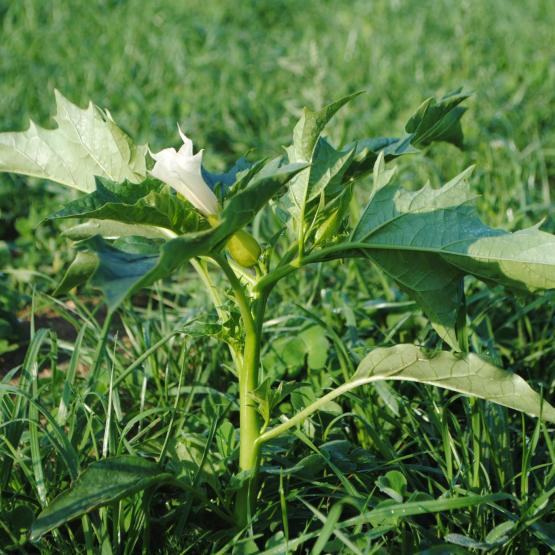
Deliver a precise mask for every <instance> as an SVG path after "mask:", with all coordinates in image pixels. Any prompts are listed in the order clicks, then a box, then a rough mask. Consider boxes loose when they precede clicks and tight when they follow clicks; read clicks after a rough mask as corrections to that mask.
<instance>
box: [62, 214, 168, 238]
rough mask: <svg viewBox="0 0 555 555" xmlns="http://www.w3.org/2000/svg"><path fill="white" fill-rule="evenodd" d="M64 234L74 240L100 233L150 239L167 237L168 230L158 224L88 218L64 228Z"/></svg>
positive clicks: (110, 235) (107, 235) (105, 235)
mask: <svg viewBox="0 0 555 555" xmlns="http://www.w3.org/2000/svg"><path fill="white" fill-rule="evenodd" d="M62 235H64V236H65V237H69V239H73V241H82V240H84V239H90V238H91V237H94V236H95V235H100V236H101V237H105V238H108V239H113V238H116V237H129V236H141V237H146V238H150V239H167V238H168V235H167V232H164V229H161V228H160V227H157V226H152V225H140V224H124V223H121V222H116V221H114V220H94V219H91V220H87V221H86V222H84V223H82V224H78V225H75V226H72V227H69V228H67V229H64V231H63V232H62Z"/></svg>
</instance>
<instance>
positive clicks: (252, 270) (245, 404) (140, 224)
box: [0, 91, 555, 539]
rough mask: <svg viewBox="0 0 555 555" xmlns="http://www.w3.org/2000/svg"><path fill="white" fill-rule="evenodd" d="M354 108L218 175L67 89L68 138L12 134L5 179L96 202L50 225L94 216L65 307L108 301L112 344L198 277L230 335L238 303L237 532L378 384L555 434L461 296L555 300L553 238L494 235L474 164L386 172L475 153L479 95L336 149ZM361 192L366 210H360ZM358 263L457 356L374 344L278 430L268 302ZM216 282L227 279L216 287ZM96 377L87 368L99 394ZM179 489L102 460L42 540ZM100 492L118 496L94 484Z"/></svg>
mask: <svg viewBox="0 0 555 555" xmlns="http://www.w3.org/2000/svg"><path fill="white" fill-rule="evenodd" d="M354 96H356V95H351V96H348V97H346V98H342V99H340V100H338V101H337V102H334V103H333V104H330V105H329V106H326V107H325V108H323V109H322V110H319V111H312V110H310V109H304V111H303V112H302V115H301V118H300V120H299V121H298V123H297V124H296V126H295V128H294V130H293V138H292V143H291V145H290V146H288V147H287V148H286V149H285V154H283V155H281V156H279V157H277V158H275V159H271V160H261V161H257V162H249V161H247V160H245V159H241V160H239V161H238V162H237V163H236V164H235V165H234V166H233V167H232V168H231V169H230V170H229V171H227V172H226V173H221V174H218V173H212V172H210V171H208V170H207V169H206V168H205V167H204V165H203V160H202V157H203V151H202V150H201V151H199V152H197V153H196V154H195V153H194V151H193V144H192V142H191V140H190V139H189V138H188V137H187V136H186V135H185V134H184V133H183V132H182V131H181V130H180V129H179V134H180V136H181V141H182V145H181V146H180V148H179V149H178V150H175V149H174V148H166V149H164V150H161V151H160V152H151V151H150V150H149V149H148V147H147V146H139V145H135V144H134V143H133V142H132V141H131V139H130V138H129V137H128V136H127V134H126V133H124V132H123V131H122V130H121V129H120V128H119V127H118V126H117V125H116V124H115V123H114V121H113V119H112V117H111V115H110V114H109V113H108V112H107V111H104V110H101V109H100V108H98V107H96V106H94V105H92V104H91V105H89V106H88V107H87V108H86V109H81V108H79V107H77V106H75V105H73V104H72V103H70V102H69V101H68V100H66V99H65V98H64V97H63V96H62V95H61V94H59V93H56V103H57V114H56V116H55V120H56V122H57V127H56V128H55V129H52V130H46V129H42V128H40V127H38V126H36V125H35V124H31V126H30V127H29V129H28V130H27V131H24V132H11V133H1V134H0V170H1V171H4V172H14V173H20V174H24V175H29V176H35V177H38V178H41V179H46V180H52V181H55V182H58V183H62V184H64V185H67V186H69V187H73V188H75V189H77V190H79V191H82V192H83V193H84V194H83V195H82V196H80V197H79V198H78V199H77V200H73V201H71V202H68V203H67V204H66V205H65V206H64V207H63V208H61V210H59V211H58V212H56V213H55V214H53V215H52V216H51V218H52V219H56V220H60V219H79V220H81V223H78V224H77V225H75V226H73V227H70V228H69V229H66V230H65V231H64V233H65V235H66V236H67V237H68V238H70V239H72V240H75V241H77V243H76V249H77V255H76V257H75V260H74V261H73V263H72V264H71V266H70V267H69V269H68V270H67V273H66V274H65V276H64V277H63V279H62V280H61V282H60V283H59V285H58V288H57V291H56V294H57V295H63V294H65V293H67V292H68V291H69V290H71V289H73V288H75V287H76V286H80V285H82V284H84V283H85V282H89V283H90V284H91V285H92V286H93V287H96V288H98V289H100V290H102V292H103V293H104V295H105V298H106V303H107V306H108V318H107V320H106V324H105V335H104V337H105V336H106V333H107V330H108V326H109V322H110V317H111V316H112V315H113V314H114V312H115V311H116V310H117V309H118V307H119V306H120V304H121V303H122V301H124V299H126V298H127V297H129V295H131V294H132V293H134V292H136V291H138V290H139V289H141V288H144V287H147V286H149V285H151V284H153V283H154V282H155V281H157V280H159V279H162V278H168V277H169V276H171V275H172V274H174V273H175V272H176V271H177V270H179V269H181V268H183V267H184V266H187V265H188V264H189V265H190V266H189V267H191V268H192V269H193V270H194V271H195V272H197V273H198V275H199V279H200V283H202V284H203V285H204V286H206V288H207V290H208V293H209V295H210V297H211V298H212V300H213V301H214V304H215V309H216V310H217V313H218V316H219V318H220V319H221V320H222V323H224V322H225V320H226V319H228V318H229V317H230V314H229V311H230V310H234V309H233V306H234V305H235V307H236V309H235V310H237V311H238V314H239V315H240V326H238V331H236V332H233V333H230V334H229V335H228V336H226V338H225V341H226V342H227V343H228V345H229V349H230V352H231V357H232V359H233V362H234V364H235V366H236V373H237V377H238V380H239V439H240V449H239V461H238V472H237V484H238V485H237V488H236V491H237V493H236V494H235V502H234V504H235V508H234V509H233V511H232V512H233V514H232V515H231V514H230V517H232V518H234V519H235V522H236V523H237V525H238V526H239V527H242V526H244V525H246V524H247V523H248V522H249V515H251V514H253V511H254V509H255V507H256V502H257V497H258V495H259V492H258V480H257V474H258V472H259V468H260V464H261V460H262V459H264V458H265V457H269V456H270V453H271V450H269V449H266V447H267V446H268V444H270V443H271V442H272V441H273V440H274V439H275V438H277V437H278V436H280V435H282V434H286V433H288V432H290V431H294V429H295V427H297V426H299V425H300V424H302V423H303V421H304V420H305V419H306V418H308V417H309V416H310V415H311V414H313V413H314V412H315V411H317V410H319V409H320V408H322V407H324V405H325V404H326V403H328V402H329V401H331V400H333V399H335V398H336V397H338V396H339V395H342V394H344V393H346V392H349V391H351V390H353V389H355V388H358V387H360V386H362V385H365V384H371V383H374V382H378V381H380V380H408V381H413V382H420V383H425V384H430V385H434V386H436V387H442V388H446V389H450V390H453V391H457V392H460V393H463V394H467V395H470V396H475V397H479V398H482V399H486V400H489V401H491V402H494V403H498V404H500V405H504V406H506V407H509V408H511V409H514V410H519V411H522V412H524V413H527V414H529V415H532V416H536V417H540V418H543V419H545V420H547V421H549V422H555V409H554V408H553V407H552V406H551V405H550V404H548V402H546V401H545V400H544V399H542V396H541V395H540V394H538V393H537V392H535V391H534V390H533V389H531V388H530V387H529V386H528V384H527V383H526V382H525V381H524V380H523V379H522V378H520V377H519V376H518V375H515V374H514V373H512V372H510V371H508V370H503V369H501V368H498V367H496V366H495V365H493V364H492V363H491V362H489V361H488V360H485V359H483V358H481V357H480V356H478V355H476V354H473V353H471V352H469V346H468V340H467V337H466V334H465V329H466V325H465V322H466V313H465V292H464V286H463V284H464V278H465V276H466V275H473V276H475V277H477V278H478V279H480V280H482V281H483V282H485V283H486V284H501V285H503V286H505V287H507V288H510V289H512V290H516V291H542V290H548V289H553V288H555V236H553V235H551V234H548V233H546V232H544V231H541V229H540V228H539V226H534V227H531V228H528V229H523V230H520V231H516V232H514V233H509V232H507V231H503V230H500V229H492V228H491V227H488V226H487V225H486V224H484V223H482V221H481V220H480V219H479V217H478V215H477V213H476V212H475V210H474V208H473V206H472V201H473V198H474V195H473V193H472V191H471V189H470V187H469V177H470V175H471V169H468V170H466V171H464V172H463V173H461V174H460V175H458V176H456V177H454V178H453V179H452V180H451V181H449V182H448V183H446V184H445V185H443V186H442V187H440V188H432V187H430V186H429V185H425V186H423V187H422V188H420V189H418V190H410V191H409V190H405V189H404V188H402V187H401V186H400V184H399V181H398V179H397V178H396V175H395V171H394V169H390V168H388V167H387V163H388V162H390V161H392V160H394V159H395V158H397V157H399V156H404V155H406V154H411V153H414V152H416V151H418V150H419V149H421V148H423V147H427V146H428V145H430V144H431V143H434V142H438V141H444V142H448V143H452V144H454V145H456V146H459V147H460V146H462V142H463V135H462V129H461V123H460V119H461V116H462V115H463V113H464V111H465V108H464V107H462V106H461V103H462V102H463V101H464V100H465V98H466V95H464V94H462V93H461V92H460V91H455V92H453V93H451V94H449V95H447V96H444V97H443V98H441V99H439V100H434V99H428V100H426V101H425V102H424V103H423V104H422V105H421V106H420V107H419V108H418V110H417V111H416V112H415V113H414V115H413V116H412V117H411V118H410V119H409V121H408V122H407V124H406V126H405V132H404V134H403V135H402V136H400V137H394V138H390V137H378V138H366V139H360V140H355V141H353V142H352V143H350V144H347V145H343V146H337V145H333V144H332V143H331V142H330V141H329V140H328V139H326V138H325V137H324V136H323V131H324V129H325V127H326V125H327V124H328V123H329V121H330V120H331V118H332V117H333V116H334V114H335V113H336V112H337V111H338V110H339V109H340V108H341V107H342V106H344V105H345V104H346V103H347V102H349V101H350V100H351V99H352V98H353V97H354ZM176 134H177V133H176ZM362 196H365V207H364V208H363V209H362V210H353V206H356V203H357V199H360V198H362ZM261 210H266V211H267V212H268V213H269V216H271V218H273V219H272V221H273V222H274V224H275V227H276V233H275V234H274V235H273V236H272V237H271V239H268V240H266V241H263V240H262V237H256V238H255V237H254V236H253V235H252V231H248V228H249V225H250V224H251V223H252V222H253V219H254V218H255V217H256V216H257V214H258V213H259V212H260V211H261ZM355 214H356V216H355ZM350 258H359V259H362V260H363V261H365V262H367V263H368V264H373V265H375V266H377V267H378V268H380V269H381V271H382V272H383V273H384V274H385V275H386V276H388V277H389V278H390V279H391V280H393V281H394V282H395V283H396V284H397V285H398V287H399V288H400V289H401V290H402V291H403V292H405V293H406V294H407V295H408V296H409V297H410V298H411V299H412V300H414V301H415V302H416V303H417V305H418V306H419V307H420V308H421V309H422V311H423V313H424V314H425V315H426V317H427V318H428V319H429V321H430V323H431V324H432V326H433V328H434V329H435V330H436V331H437V334H438V335H439V337H440V338H441V339H442V340H443V343H444V345H445V349H444V350H441V351H439V352H437V351H435V352H434V353H433V354H430V353H428V352H425V351H424V350H422V349H421V348H419V347H417V346H415V345H410V344H400V345H396V346H393V347H380V348H375V349H373V350H371V351H370V352H368V353H367V354H366V356H365V357H364V358H363V359H362V360H361V361H360V364H359V365H358V369H357V370H356V372H354V374H353V375H352V376H348V377H347V379H346V381H345V382H344V383H341V384H337V386H336V387H335V388H334V389H330V390H329V391H328V392H327V393H326V394H325V395H324V396H323V397H321V398H318V399H316V400H314V401H313V402H312V403H311V404H309V405H307V406H305V407H304V408H302V410H300V412H297V413H296V414H291V415H289V416H288V417H285V416H282V417H281V420H278V423H276V420H275V418H273V416H274V414H273V412H274V409H275V407H276V404H277V403H278V402H279V401H280V400H282V399H283V397H285V396H286V395H287V392H288V388H287V387H284V385H283V384H279V383H271V381H269V378H268V375H269V374H268V372H265V369H264V368H263V367H262V368H261V363H260V352H261V345H262V343H263V341H264V333H263V324H264V321H265V319H266V318H267V316H266V306H267V300H268V297H269V295H270V294H271V292H272V290H273V288H274V287H275V285H276V284H277V283H278V282H279V281H280V280H281V279H284V278H286V277H287V276H289V275H290V274H294V273H295V272H299V271H302V269H303V268H304V267H306V266H308V265H311V264H317V263H325V262H332V261H334V260H338V259H350ZM219 271H221V272H222V279H221V280H215V279H214V272H219ZM220 282H223V283H226V285H225V287H222V288H220V287H219V286H218V283H220ZM227 296H230V297H231V299H232V302H231V303H229V302H226V297H227ZM100 366H101V365H99V364H95V366H94V368H92V369H91V370H90V372H89V376H88V383H89V391H91V392H92V391H93V389H94V386H95V383H96V382H97V380H98V377H99V376H98V373H99V371H100V370H99V369H100ZM121 379H123V377H122V378H121ZM118 383H119V382H118ZM168 481H169V482H171V483H174V484H175V483H178V482H179V478H178V477H177V476H175V475H173V474H172V473H171V471H170V470H169V469H168V468H167V467H166V466H164V465H163V464H162V463H161V462H159V461H152V460H148V459H146V458H139V457H137V456H130V455H126V456H119V457H114V458H106V459H102V460H100V461H97V462H95V463H93V464H92V465H91V466H90V467H88V468H87V469H85V470H84V471H83V472H81V473H80V474H76V473H75V475H74V476H72V487H71V488H70V489H69V490H68V491H66V492H65V493H63V494H62V495H60V496H59V497H57V498H56V499H54V500H52V501H51V502H50V503H49V504H48V505H47V506H46V507H45V508H44V509H43V511H42V513H41V514H40V515H39V517H38V519H37V520H36V522H35V524H34V527H33V538H35V539H36V538H39V537H40V536H41V535H42V534H44V533H46V532H48V531H49V530H52V529H54V528H56V527H57V526H59V525H60V524H62V523H63V522H66V521H67V520H69V519H71V518H75V517H77V516H79V515H81V514H83V513H84V512H86V511H88V510H90V509H91V508H94V507H99V506H102V505H106V504H108V503H112V502H114V501H115V500H117V499H120V498H122V497H124V496H127V495H130V494H131V493H134V492H137V491H141V490H147V489H149V488H153V487H157V486H158V485H159V484H160V483H163V482H168ZM97 484H103V485H106V487H97V488H95V487H92V488H91V485H93V486H96V485H97ZM85 491H86V492H87V495H84V492H85ZM218 510H219V509H218Z"/></svg>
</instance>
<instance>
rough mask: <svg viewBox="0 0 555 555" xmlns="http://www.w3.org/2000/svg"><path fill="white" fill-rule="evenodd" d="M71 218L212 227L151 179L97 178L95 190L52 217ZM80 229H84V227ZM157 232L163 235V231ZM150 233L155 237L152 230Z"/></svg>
mask: <svg viewBox="0 0 555 555" xmlns="http://www.w3.org/2000/svg"><path fill="white" fill-rule="evenodd" d="M67 218H94V219H96V220H111V221H116V222H121V223H125V224H131V225H137V224H140V225H142V226H153V227H162V228H165V229H170V230H172V231H173V232H175V233H177V234H182V233H185V232H191V231H199V230H200V229H206V228H207V227H208V223H207V222H206V220H205V219H204V218H203V217H202V216H201V215H200V214H199V213H198V211H197V210H195V209H194V208H193V207H192V206H191V204H190V203H188V202H186V201H185V200H181V199H180V198H179V197H178V196H176V195H175V194H173V192H172V191H171V190H169V189H168V188H166V187H162V186H161V185H159V184H157V183H153V182H151V181H145V182H143V183H140V184H130V183H122V184H107V185H104V184H102V183H101V182H100V181H99V180H97V182H96V190H95V191H93V192H92V193H89V194H88V195H85V196H84V197H81V198H79V199H77V200H75V201H73V202H70V203H68V204H67V205H66V206H65V207H64V208H63V209H62V210H59V211H58V212H56V213H54V214H53V215H52V216H50V219H67ZM79 231H83V228H80V230H79ZM153 232H154V233H155V235H157V236H160V232H156V230H153ZM102 234H103V235H104V233H102ZM147 235H149V236H151V235H152V232H148V233H147Z"/></svg>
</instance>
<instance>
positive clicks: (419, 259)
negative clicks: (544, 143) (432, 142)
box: [337, 168, 555, 347]
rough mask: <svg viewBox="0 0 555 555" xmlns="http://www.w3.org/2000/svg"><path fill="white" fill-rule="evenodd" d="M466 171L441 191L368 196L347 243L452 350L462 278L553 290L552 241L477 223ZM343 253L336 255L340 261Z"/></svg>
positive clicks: (392, 190)
mask: <svg viewBox="0 0 555 555" xmlns="http://www.w3.org/2000/svg"><path fill="white" fill-rule="evenodd" d="M470 171H471V168H469V169H468V170H466V171H465V172H463V173H461V174H460V175H459V176H457V177H456V178H454V179H453V180H452V181H450V182H449V183H447V184H446V185H444V186H443V187H442V188H440V189H432V188H431V187H429V186H428V185H426V186H425V187H424V188H422V189H420V190H419V191H415V192H409V191H405V190H403V189H400V187H399V186H398V185H397V184H395V183H392V182H388V183H387V184H386V185H384V186H382V187H381V188H374V190H373V191H372V194H371V198H370V201H369V203H368V205H367V207H366V208H365V210H364V213H363V215H362V217H361V218H360V221H359V222H358V224H357V225H356V226H355V229H354V230H353V232H352V234H351V238H350V241H351V247H350V248H351V249H354V250H356V251H357V252H358V254H359V255H362V256H366V257H367V258H369V259H370V260H371V261H373V262H374V263H375V264H377V265H378V266H380V267H381V268H382V269H383V270H384V271H385V272H386V273H387V274H389V275H390V276H391V277H392V278H393V279H395V280H396V281H397V282H398V283H399V285H400V286H401V287H402V288H403V289H404V290H406V291H407V292H408V293H409V294H410V295H411V296H412V297H413V298H414V299H415V300H416V301H417V302H418V303H419V304H420V306H421V307H422V309H423V310H424V312H425V313H426V314H427V315H428V317H429V318H430V320H431V322H432V324H433V325H434V327H435V328H436V330H437V331H438V333H439V334H440V335H441V336H442V337H443V339H445V340H446V341H448V342H449V343H450V344H451V345H452V346H454V347H456V345H457V339H456V333H455V328H456V325H457V320H458V318H459V311H460V309H461V306H463V304H464V293H463V278H464V276H465V274H472V275H475V276H477V277H479V278H482V279H485V280H487V281H493V282H497V283H501V284H503V285H506V286H509V287H512V288H516V289H521V290H529V291H533V290H538V289H550V288H554V287H555V236H553V235H550V234H548V233H545V232H543V231H540V230H539V229H538V228H537V227H533V228H529V229H525V230H523V231H518V232H515V233H509V232H506V231H503V230H499V229H492V228H490V227H488V226H487V225H485V224H484V223H482V222H481V221H480V219H479V218H478V216H477V214H476V213H475V211H474V209H473V207H472V206H470V205H469V202H470V201H471V200H472V199H473V195H471V193H470V190H469V185H468V179H467V178H468V175H469V173H470ZM348 249H349V245H348V244H344V245H342V246H340V247H338V249H337V250H338V255H339V254H341V256H345V252H346V250H348Z"/></svg>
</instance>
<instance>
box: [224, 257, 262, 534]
mask: <svg viewBox="0 0 555 555" xmlns="http://www.w3.org/2000/svg"><path fill="white" fill-rule="evenodd" d="M215 259H216V261H217V263H218V264H219V265H220V267H221V268H222V270H223V271H224V273H225V274H226V276H227V278H228V280H229V283H230V284H231V287H232V289H233V292H234V294H235V300H236V301H237V305H238V307H239V312H240V313H241V319H242V321H243V326H244V329H245V346H244V351H243V363H242V365H241V366H240V368H239V432H240V446H239V470H240V471H241V472H245V473H248V474H249V476H248V478H247V479H246V480H245V483H244V485H243V486H242V487H241V489H240V490H239V491H238V493H237V497H236V500H235V517H236V519H237V523H238V525H239V526H241V527H243V526H245V525H246V524H247V523H248V520H249V516H250V514H251V513H252V512H253V509H254V503H255V501H256V472H257V469H258V462H259V452H260V450H259V447H258V443H257V440H258V437H259V436H260V424H259V419H258V413H257V410H256V406H255V403H254V399H253V393H254V390H255V389H256V388H257V386H258V363H259V357H260V335H261V330H262V319H263V315H264V305H265V297H264V296H263V297H261V298H259V299H258V302H257V308H258V310H257V318H256V322H255V319H254V318H253V315H252V312H251V305H250V303H249V301H248V299H247V297H246V295H245V291H244V288H243V286H242V285H241V283H240V282H239V280H238V278H237V276H236V275H235V273H234V272H233V270H232V269H231V267H230V266H229V264H228V262H227V260H226V259H225V258H224V257H223V256H218V257H216V258H215Z"/></svg>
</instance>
